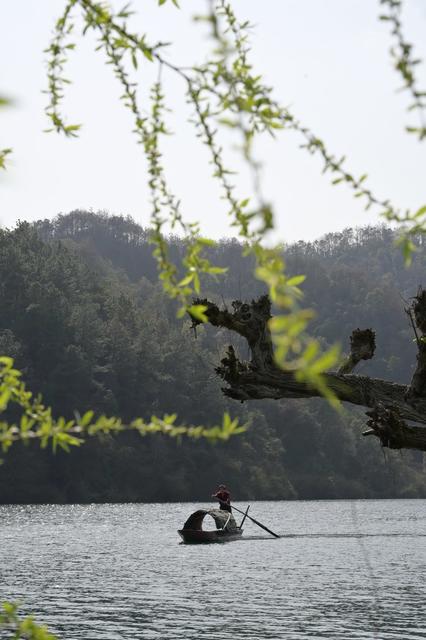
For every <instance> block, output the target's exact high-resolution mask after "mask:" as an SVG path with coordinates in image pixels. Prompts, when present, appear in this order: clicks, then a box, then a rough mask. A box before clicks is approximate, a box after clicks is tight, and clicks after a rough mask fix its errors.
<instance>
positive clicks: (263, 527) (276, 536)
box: [219, 500, 281, 538]
mask: <svg viewBox="0 0 426 640" xmlns="http://www.w3.org/2000/svg"><path fill="white" fill-rule="evenodd" d="M219 502H220V503H221V504H226V502H223V501H222V500H219ZM228 506H229V505H228ZM232 509H234V511H238V513H242V514H243V516H246V517H247V518H248V519H249V520H251V521H252V522H254V524H257V526H258V527H260V528H261V529H265V531H267V532H268V533H270V534H271V536H274V538H280V537H281V536H279V535H278V534H277V533H274V532H273V531H271V530H270V529H268V527H265V525H264V524H262V523H261V522H259V521H258V520H255V519H254V518H252V517H251V516H249V515H247V513H246V512H244V511H241V510H240V509H237V507H234V505H232Z"/></svg>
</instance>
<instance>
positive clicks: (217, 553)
mask: <svg viewBox="0 0 426 640" xmlns="http://www.w3.org/2000/svg"><path fill="white" fill-rule="evenodd" d="M199 506H201V505H195V504H148V505H146V504H126V505H87V506H80V505H74V506H57V505H56V506H50V505H46V506H4V507H1V506H0V542H1V549H2V555H1V565H0V598H1V600H4V599H10V600H17V599H18V600H20V601H21V602H23V603H24V609H25V611H28V612H29V611H32V612H34V614H35V615H36V617H37V619H38V620H40V621H43V622H45V623H47V624H48V625H49V626H50V627H51V629H52V631H55V632H56V633H57V635H58V636H59V638H61V639H63V640H77V639H78V640H80V639H81V640H82V639H84V640H97V639H102V640H119V639H120V640H139V639H144V640H145V639H146V640H150V639H159V640H180V639H182V640H183V639H185V640H203V639H204V640H207V639H208V640H216V639H217V640H227V639H230V638H232V639H233V640H242V638H246V639H252V640H263V639H266V638H268V639H269V638H275V639H280V638H288V639H291V640H299V639H307V638H327V639H334V638H336V639H337V638H345V640H348V639H351V640H352V639H357V638H362V639H366V638H369V639H370V638H377V639H379V640H382V639H383V640H384V639H388V638H395V639H398V640H410V639H414V638H415V639H418V638H425V639H426V606H425V596H426V589H425V572H426V501H424V500H405V501H402V500H401V501H398V500H386V501H333V502H325V501H324V502H257V503H252V506H251V513H252V514H253V516H254V517H255V518H257V519H258V520H260V521H261V522H265V524H267V525H268V526H269V527H270V528H271V529H273V530H275V531H277V533H280V534H281V535H282V536H283V537H282V538H281V539H279V540H276V539H272V538H268V537H267V536H265V535H264V534H263V532H262V531H261V530H260V529H258V528H257V527H255V525H254V524H251V523H248V524H247V526H246V527H245V539H242V540H240V541H236V542H230V543H227V544H221V545H207V546H187V545H183V544H180V543H179V538H178V536H177V533H176V529H177V528H179V527H180V526H181V525H182V524H183V522H184V520H185V519H186V517H187V516H188V515H189V513H190V512H191V511H192V510H194V509H195V508H198V507H199ZM204 506H205V505H204ZM238 506H243V505H238ZM0 638H1V639H2V640H3V638H9V635H8V634H4V632H3V635H2V632H1V631H0Z"/></svg>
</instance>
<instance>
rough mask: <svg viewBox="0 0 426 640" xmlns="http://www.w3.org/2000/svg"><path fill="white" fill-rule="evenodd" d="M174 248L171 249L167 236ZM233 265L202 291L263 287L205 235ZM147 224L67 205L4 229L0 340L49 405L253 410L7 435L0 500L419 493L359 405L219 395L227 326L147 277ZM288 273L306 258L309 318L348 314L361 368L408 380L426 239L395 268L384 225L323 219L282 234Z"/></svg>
mask: <svg viewBox="0 0 426 640" xmlns="http://www.w3.org/2000/svg"><path fill="white" fill-rule="evenodd" d="M170 246H171V251H172V253H174V254H175V255H178V254H179V253H180V252H181V251H182V246H181V243H180V241H179V240H178V239H173V238H171V239H170ZM210 251H211V253H212V254H213V255H212V259H213V260H214V261H215V263H216V264H220V265H224V266H228V267H229V272H228V273H227V274H226V276H225V277H224V278H221V279H220V280H218V281H217V282H214V281H208V282H206V283H205V293H206V295H208V296H209V297H212V298H216V299H217V300H218V301H220V300H221V299H222V298H223V299H224V300H225V301H226V300H230V299H233V298H242V299H244V298H249V299H251V298H252V297H255V296H256V295H258V294H260V293H261V292H262V286H261V284H260V283H259V282H257V281H256V280H254V278H253V276H252V264H251V261H250V259H248V258H243V257H242V255H241V248H240V246H239V244H238V243H237V242H236V241H223V242H220V243H219V244H218V245H217V246H216V247H215V248H212V249H211V250H210ZM151 253H152V245H150V244H149V241H148V234H147V232H146V230H144V229H142V228H141V227H140V226H139V225H137V224H136V223H135V222H134V221H133V220H132V219H130V218H123V217H119V216H108V215H107V214H104V213H100V214H94V213H88V212H84V211H76V212H73V213H71V214H69V215H61V216H58V217H57V218H56V219H55V220H53V221H39V222H37V223H35V224H31V225H30V224H27V223H22V224H20V225H18V226H17V227H16V229H14V230H0V352H1V353H2V354H7V355H11V356H13V357H14V358H15V360H16V364H17V366H18V367H19V368H21V369H22V370H23V371H24V374H25V379H26V380H27V381H28V385H29V387H31V388H32V389H33V390H34V391H37V392H41V393H42V394H43V396H44V398H45V400H46V402H48V403H50V404H51V405H52V406H53V408H54V411H55V412H56V413H57V414H63V415H70V416H71V415H72V414H73V412H74V411H75V410H78V411H80V412H83V411H85V410H86V409H88V408H92V409H94V410H96V411H97V412H104V413H109V414H115V415H120V416H122V417H123V419H124V420H128V419H129V418H132V417H135V416H138V415H141V416H144V417H149V416H150V415H151V414H152V413H155V414H162V413H163V412H171V411H173V412H174V411H176V412H177V413H178V414H179V418H180V419H181V420H185V421H188V422H192V423H203V424H206V425H208V424H213V423H214V422H215V421H217V420H218V419H220V417H221V415H222V414H223V412H224V411H225V410H228V411H230V413H231V414H232V415H238V416H240V417H241V419H243V420H249V421H250V422H251V427H250V429H249V431H248V432H247V433H246V434H245V435H243V436H240V437H237V438H234V439H233V440H231V441H230V442H228V443H226V444H217V445H214V446H213V445H210V444H208V443H206V442H204V441H196V442H190V441H187V440H185V441H182V442H181V443H179V442H176V441H174V440H170V439H167V438H163V437H160V436H157V437H146V438H144V439H141V438H139V437H138V436H136V435H135V434H130V433H129V434H123V435H122V436H120V437H118V438H110V437H107V438H105V437H104V438H103V439H102V440H92V441H90V442H89V443H87V444H85V445H84V446H83V447H82V448H81V449H80V450H75V451H72V452H71V453H70V454H65V453H63V452H59V453H57V454H56V455H53V454H52V453H51V452H49V451H40V450H39V449H38V448H36V447H26V448H25V447H18V446H17V447H15V448H13V449H12V450H11V452H10V453H9V454H8V455H7V456H6V458H5V462H4V464H3V465H2V466H1V467H0V502H3V503H4V502H91V501H138V500H142V501H150V500H153V501H157V500H190V499H194V500H195V499H197V500H208V499H209V496H210V494H211V492H212V489H213V488H214V487H215V485H216V483H217V482H219V481H220V482H226V483H227V484H229V485H230V486H231V489H232V491H233V494H234V495H235V497H236V498H238V499H249V498H257V499H263V498H265V499H266V498H337V497H408V496H411V497H417V496H419V497H420V496H422V497H425V496H426V479H425V474H424V472H423V465H422V463H423V460H422V456H421V454H419V453H416V452H413V453H410V452H404V453H403V454H402V455H401V454H400V453H395V452H391V451H390V452H387V453H386V455H384V454H383V451H382V450H381V448H380V446H379V444H378V443H377V442H373V441H371V440H370V439H363V438H362V436H361V430H362V425H363V422H364V420H363V414H362V412H361V411H357V410H356V409H353V408H350V409H348V410H347V412H346V413H343V414H337V413H335V412H333V411H332V410H331V409H330V408H329V407H328V406H327V405H326V403H325V402H323V401H321V400H310V401H307V400H303V401H302V400H299V401H295V400H292V401H288V402H282V403H277V402H273V401H263V402H256V403H251V404H250V403H248V404H246V405H241V404H239V403H236V402H232V401H230V400H226V399H225V398H224V397H223V396H222V394H221V392H220V382H219V381H218V380H217V378H216V376H215V374H214V370H213V369H214V366H215V365H216V364H217V362H218V361H219V359H220V355H221V352H222V350H223V348H224V345H226V344H227V343H228V342H229V341H230V336H229V335H226V332H219V331H215V330H214V329H213V328H212V327H207V328H201V329H200V330H199V331H198V337H197V339H195V337H194V335H193V333H192V332H191V331H190V328H189V322H187V321H186V322H182V321H178V320H176V317H175V306H174V303H173V302H172V301H169V300H167V299H166V298H165V297H164V295H163V294H162V292H161V287H160V285H159V284H158V282H157V276H156V267H155V262H154V260H153V258H152V256H151ZM286 256H287V267H288V271H289V272H291V273H294V274H296V273H305V274H306V275H307V281H306V284H305V286H304V291H305V294H306V296H305V301H306V305H308V306H310V307H312V308H314V309H315V310H316V313H317V317H316V319H315V321H314V323H313V325H312V331H313V332H314V333H315V334H316V335H318V336H320V337H321V339H322V340H323V342H324V344H331V343H333V342H335V341H336V340H340V341H342V342H343V344H344V345H346V343H347V340H348V336H349V334H350V332H351V331H352V329H353V328H356V327H372V328H374V329H375V330H376V333H377V351H376V356H375V358H374V359H373V360H372V361H371V362H368V363H366V364H365V365H364V366H363V368H361V370H360V371H362V373H365V374H374V375H377V376H380V377H385V378H390V379H393V380H397V381H402V382H404V381H408V380H409V379H410V376H411V371H412V367H413V364H414V360H415V348H414V345H413V334H412V329H411V328H410V326H409V323H408V321H407V317H406V315H405V313H404V310H403V308H404V299H407V298H409V297H410V296H412V295H414V294H415V293H416V290H417V286H418V285H419V284H421V283H422V284H423V285H424V284H425V281H424V280H425V275H426V271H425V262H426V250H425V247H424V246H421V245H420V247H419V251H418V252H417V254H416V255H415V258H414V261H413V265H412V266H411V268H410V269H409V270H407V269H404V267H403V261H402V257H401V254H400V250H399V249H397V248H395V246H394V237H393V234H392V232H391V231H390V230H389V229H386V228H384V227H368V228H364V229H357V230H346V231H345V232H343V233H341V234H330V235H327V236H325V237H324V238H322V239H321V240H318V241H317V242H314V243H303V242H301V243H297V244H295V245H292V246H290V247H288V248H287V252H286Z"/></svg>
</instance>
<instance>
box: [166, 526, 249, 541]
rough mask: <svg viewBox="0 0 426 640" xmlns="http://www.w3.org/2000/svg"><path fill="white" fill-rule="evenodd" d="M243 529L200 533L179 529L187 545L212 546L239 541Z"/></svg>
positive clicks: (194, 530) (193, 530)
mask: <svg viewBox="0 0 426 640" xmlns="http://www.w3.org/2000/svg"><path fill="white" fill-rule="evenodd" d="M242 533H243V531H242V529H237V530H235V531H222V530H218V531H203V530H201V531H199V530H196V529H179V530H178V534H179V535H180V537H181V538H182V540H183V541H184V543H185V544H210V543H212V542H231V541H232V540H239V539H240V538H241V536H242Z"/></svg>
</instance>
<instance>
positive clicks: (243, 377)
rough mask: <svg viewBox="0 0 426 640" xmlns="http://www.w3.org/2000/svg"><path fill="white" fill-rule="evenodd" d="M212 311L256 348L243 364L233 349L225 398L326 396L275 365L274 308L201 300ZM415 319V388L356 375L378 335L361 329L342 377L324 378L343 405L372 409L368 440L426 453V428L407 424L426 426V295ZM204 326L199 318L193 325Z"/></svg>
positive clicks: (223, 372)
mask: <svg viewBox="0 0 426 640" xmlns="http://www.w3.org/2000/svg"><path fill="white" fill-rule="evenodd" d="M195 303H196V304H203V305H205V306H206V307H207V310H206V312H205V313H206V316H207V318H208V322H209V323H210V324H212V325H214V326H215V327H224V328H226V329H229V330H231V331H235V332H236V333H238V334H239V335H241V336H242V337H244V338H245V339H246V340H247V342H248V345H249V347H250V352H251V359H250V361H248V362H244V361H241V360H239V359H238V357H237V355H236V353H235V349H234V347H232V346H229V347H228V349H227V352H226V356H225V357H224V358H223V359H222V361H221V363H220V366H218V367H217V369H216V372H217V373H218V374H219V376H220V377H221V378H222V379H223V380H224V381H225V382H226V386H225V387H223V388H222V391H223V393H224V394H225V395H227V396H229V397H230V398H233V399H235V400H240V401H241V402H244V401H246V400H252V399H256V400H259V399H264V398H273V399H276V400H279V399H282V398H311V397H314V396H320V393H319V391H318V390H317V389H315V388H312V387H310V386H309V385H307V384H306V383H304V382H300V381H299V380H297V379H296V376H295V372H294V371H290V370H289V371H285V370H282V369H281V368H279V367H278V366H277V365H276V364H275V362H274V356H273V346H272V339H271V334H270V331H269V326H268V322H269V320H270V318H271V303H270V300H269V298H268V296H262V297H260V298H259V299H258V300H253V301H252V302H251V303H243V302H241V301H239V300H237V301H235V302H233V303H232V311H229V310H228V309H220V308H219V307H218V306H217V305H216V304H214V303H213V302H210V301H209V300H196V301H195ZM413 316H414V317H415V321H416V325H417V328H418V331H419V333H420V334H421V338H419V339H418V347H419V353H418V356H417V369H416V372H415V373H414V376H413V380H412V381H411V385H402V384H397V383H394V382H389V381H387V380H381V379H379V378H370V377H368V376H359V375H354V374H353V373H352V371H353V369H354V368H355V366H356V365H357V364H358V363H359V362H360V361H361V360H368V359H370V358H372V357H373V355H374V350H375V334H374V332H373V331H372V330H371V329H365V330H361V329H356V330H355V331H354V332H353V333H352V336H351V352H350V355H349V356H348V357H347V359H346V360H345V362H344V363H343V364H342V365H341V367H340V368H339V370H338V371H337V372H330V373H325V374H324V380H325V382H326V384H327V385H328V387H329V388H330V389H331V390H332V391H333V392H334V393H335V395H336V396H337V397H338V398H339V399H340V400H341V401H343V402H348V403H351V404H355V405H359V406H363V407H366V408H368V409H370V410H371V411H369V412H367V415H368V417H369V421H368V423H367V425H368V427H369V429H368V430H367V431H366V432H365V435H375V436H376V437H378V438H379V439H380V442H381V444H382V445H383V446H385V447H390V448H394V449H403V448H406V449H418V450H421V451H426V428H425V427H421V426H416V425H408V424H406V421H409V422H414V423H418V424H421V425H426V338H424V334H425V332H426V293H425V292H424V291H422V290H421V291H419V293H418V295H417V296H416V298H415V299H414V303H413ZM197 324H199V321H198V320H196V319H194V318H193V325H194V326H196V325H197Z"/></svg>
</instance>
